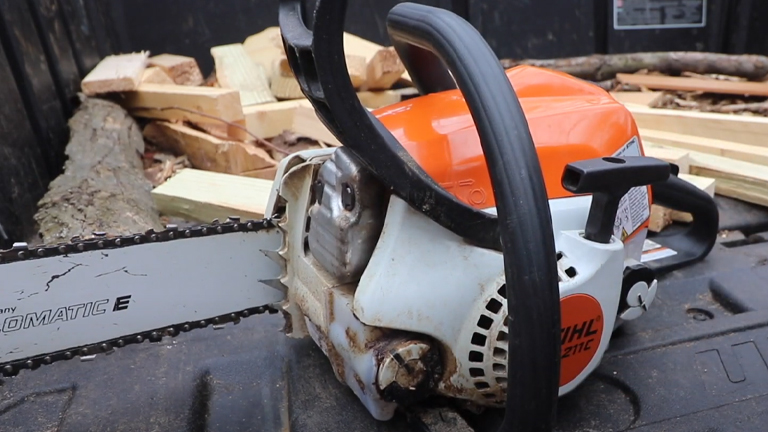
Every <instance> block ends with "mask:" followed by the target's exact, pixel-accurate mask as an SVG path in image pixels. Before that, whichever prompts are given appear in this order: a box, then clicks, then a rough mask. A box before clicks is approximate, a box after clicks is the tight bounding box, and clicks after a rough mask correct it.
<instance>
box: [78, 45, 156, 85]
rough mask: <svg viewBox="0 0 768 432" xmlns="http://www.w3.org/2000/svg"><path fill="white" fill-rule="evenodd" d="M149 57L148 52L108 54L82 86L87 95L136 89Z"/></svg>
mask: <svg viewBox="0 0 768 432" xmlns="http://www.w3.org/2000/svg"><path fill="white" fill-rule="evenodd" d="M148 57H149V55H148V53H146V52H141V53H133V54H121V55H111V56H107V57H106V58H104V60H102V61H100V62H99V64H98V65H96V67H95V68H93V70H92V71H91V72H89V73H88V75H86V76H85V78H83V81H82V82H81V83H80V87H81V88H82V90H83V93H84V94H85V95H87V96H94V95H99V94H105V93H113V92H124V91H130V90H135V89H136V88H137V87H138V86H139V84H140V83H141V78H142V76H143V74H144V69H146V68H147V59H148Z"/></svg>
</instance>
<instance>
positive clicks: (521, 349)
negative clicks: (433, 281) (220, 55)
mask: <svg viewBox="0 0 768 432" xmlns="http://www.w3.org/2000/svg"><path fill="white" fill-rule="evenodd" d="M346 5H347V2H346V0H318V1H317V5H316V8H315V12H314V26H313V27H314V28H313V30H310V29H308V28H307V27H306V25H305V24H304V20H303V17H304V13H305V11H304V4H303V2H302V0H281V1H280V28H281V34H282V38H283V43H284V46H285V50H286V54H287V58H288V62H289V64H290V67H291V69H292V70H293V72H294V74H295V76H296V78H297V80H298V82H299V85H300V87H301V89H302V92H303V93H304V95H305V96H306V97H307V98H308V99H309V100H310V102H311V103H312V105H313V107H314V108H315V111H316V112H317V114H318V117H319V118H320V120H321V121H322V122H323V123H324V124H325V125H326V126H327V127H328V129H329V130H330V131H331V132H332V133H333V134H334V135H335V136H336V138H337V139H338V140H339V141H340V142H341V143H342V144H343V145H344V147H346V148H347V149H349V150H350V151H352V153H354V154H355V155H356V156H357V157H358V158H359V159H360V160H361V161H363V163H364V164H366V165H367V167H368V168H369V169H371V171H372V172H374V174H376V175H377V176H378V178H379V179H380V180H381V181H382V182H383V183H384V184H386V185H387V186H388V187H390V188H391V189H392V191H393V193H394V194H396V195H397V196H399V197H400V198H402V199H403V200H405V201H406V202H408V204H409V205H411V206H412V207H413V208H415V209H417V210H419V211H421V212H422V213H423V214H425V215H426V216H428V217H429V218H431V219H432V220H434V221H435V222H437V223H439V224H440V225H442V226H443V227H445V228H447V229H449V230H451V231H452V232H454V233H455V234H457V235H458V236H460V237H462V238H464V239H465V240H466V241H468V242H471V243H473V244H475V245H477V246H480V247H486V248H492V249H496V250H501V251H503V254H504V270H505V276H506V286H507V306H508V313H509V315H510V317H511V318H512V319H510V320H509V331H510V334H509V344H510V346H509V351H508V352H509V356H508V360H507V362H508V368H507V371H508V374H509V377H508V380H509V381H508V382H509V385H508V387H507V402H506V408H507V409H506V415H505V419H504V424H503V425H502V430H504V431H550V430H552V428H553V427H554V418H555V412H556V404H557V397H558V391H559V379H560V355H561V352H560V350H561V346H560V296H559V285H558V279H557V262H556V257H555V244H554V237H553V232H552V220H551V215H550V211H549V203H548V199H547V193H546V188H545V185H544V180H543V175H542V172H541V166H540V163H539V160H538V155H537V153H536V149H535V147H534V144H533V139H532V137H531V134H530V130H529V128H528V122H527V120H526V118H525V115H524V113H523V110H522V107H521V106H520V102H519V100H518V98H517V95H516V94H515V91H514V89H513V88H512V85H511V84H510V82H509V79H508V78H507V76H506V74H505V72H504V69H503V68H502V66H501V64H500V62H499V61H498V58H497V57H496V56H495V54H494V53H493V51H492V50H491V49H490V47H489V46H488V45H487V43H486V42H485V40H484V39H483V38H482V36H481V35H480V34H479V33H478V32H477V30H476V29H475V28H474V27H472V26H471V25H470V24H469V23H468V22H467V21H465V20H464V19H462V18H461V17H459V16H458V15H456V14H454V13H452V12H450V11H447V10H444V9H439V8H435V7H430V6H424V5H419V4H413V3H400V4H398V5H397V6H395V7H394V8H393V9H392V10H391V11H390V13H389V16H388V18H387V26H388V30H389V34H390V37H391V39H392V41H393V45H394V46H395V49H396V50H397V52H398V54H399V55H400V57H401V59H402V60H403V63H404V64H405V66H406V68H407V70H408V72H409V74H410V75H411V77H412V78H413V79H414V80H415V85H416V86H417V87H418V88H419V89H420V90H421V91H422V92H425V93H428V92H434V91H439V90H443V89H449V88H458V89H459V90H460V91H461V92H462V94H463V96H464V98H465V99H466V101H467V105H468V107H469V111H470V113H471V115H472V118H473V120H474V122H475V125H476V127H477V131H478V134H479V137H480V142H481V145H482V148H483V152H484V154H485V158H486V163H487V164H488V168H489V172H490V177H491V183H492V185H493V191H494V196H495V199H496V203H497V214H498V218H497V217H496V216H493V215H491V214H488V213H486V212H483V211H480V210H477V209H474V208H472V207H469V206H467V205H465V204H463V203H461V202H460V201H458V200H457V199H456V198H454V197H453V196H452V195H451V194H449V193H448V192H447V191H445V190H444V189H443V188H442V187H440V186H439V185H438V184H437V183H436V182H435V181H434V180H433V179H432V178H431V177H430V176H429V175H428V174H427V173H426V172H425V171H424V170H423V169H422V168H421V167H420V166H419V165H418V164H417V163H415V161H414V160H413V158H412V157H411V156H410V154H408V152H407V151H406V150H405V149H404V148H403V147H402V146H401V145H400V143H399V142H398V141H397V139H396V138H395V137H394V136H393V135H392V134H391V133H390V132H389V131H388V130H387V129H386V128H385V127H384V125H383V124H382V123H381V122H380V121H379V120H378V119H377V118H376V117H375V116H374V115H372V114H371V113H370V112H369V111H368V110H367V109H365V108H364V107H363V106H362V104H361V103H360V101H359V99H358V98H357V95H356V93H355V90H354V88H353V86H352V83H351V80H350V78H349V74H348V72H347V68H346V61H345V58H344V45H343V32H344V21H345V15H346ZM452 82H453V84H452Z"/></svg>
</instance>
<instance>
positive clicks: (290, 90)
mask: <svg viewBox="0 0 768 432" xmlns="http://www.w3.org/2000/svg"><path fill="white" fill-rule="evenodd" d="M270 91H271V92H272V95H273V96H274V97H275V98H277V99H279V100H291V99H301V98H304V93H302V92H301V87H300V86H299V81H297V80H296V77H295V76H293V72H292V71H291V68H290V66H289V65H288V60H287V59H286V58H285V57H281V58H279V59H277V60H275V62H274V63H273V64H272V73H271V79H270Z"/></svg>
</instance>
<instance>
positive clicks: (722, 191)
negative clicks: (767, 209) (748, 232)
mask: <svg viewBox="0 0 768 432" xmlns="http://www.w3.org/2000/svg"><path fill="white" fill-rule="evenodd" d="M662 149H664V147H659V146H655V145H648V144H647V143H644V150H645V154H646V156H651V157H658V158H659V159H663V158H661V157H659V155H658V154H659V153H660V152H661V150H662ZM668 150H670V151H671V152H678V153H683V152H684V153H685V154H686V155H687V157H688V159H689V161H690V174H693V175H696V176H700V177H707V178H712V179H715V180H716V183H715V193H716V194H718V195H723V196H727V197H731V198H735V199H740V200H742V201H746V202H751V203H753V204H758V205H763V206H768V167H766V166H764V165H758V164H754V163H749V162H744V161H738V160H734V159H729V158H725V157H722V156H715V155H710V154H706V153H700V152H694V151H687V152H685V151H683V150H677V149H668Z"/></svg>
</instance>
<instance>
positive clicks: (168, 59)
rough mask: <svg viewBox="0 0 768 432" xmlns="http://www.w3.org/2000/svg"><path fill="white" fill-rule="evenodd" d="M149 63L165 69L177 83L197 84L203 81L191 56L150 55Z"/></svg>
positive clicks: (198, 68) (195, 61)
mask: <svg viewBox="0 0 768 432" xmlns="http://www.w3.org/2000/svg"><path fill="white" fill-rule="evenodd" d="M149 64H150V66H155V67H159V68H160V69H162V70H163V71H165V73H167V74H168V76H170V77H171V79H173V81H174V82H175V83H176V84H178V85H186V86H199V85H200V84H202V83H203V74H202V72H201V71H200V67H199V66H198V65H197V60H195V59H194V58H192V57H186V56H180V55H175V54H160V55H156V56H154V57H151V58H150V59H149Z"/></svg>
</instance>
